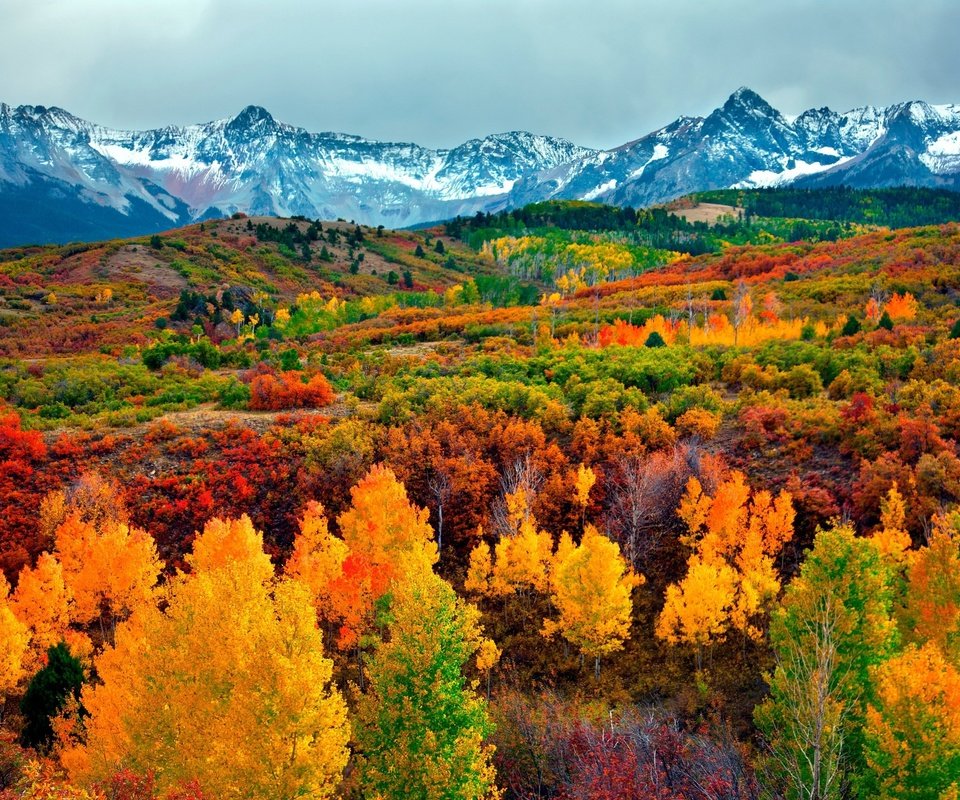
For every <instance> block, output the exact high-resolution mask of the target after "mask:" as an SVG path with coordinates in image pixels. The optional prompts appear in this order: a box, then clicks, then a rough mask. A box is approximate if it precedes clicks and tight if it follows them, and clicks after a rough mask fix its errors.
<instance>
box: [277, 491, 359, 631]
mask: <svg viewBox="0 0 960 800" xmlns="http://www.w3.org/2000/svg"><path fill="white" fill-rule="evenodd" d="M348 553H349V548H348V547H347V545H346V543H345V542H344V541H343V540H342V539H338V538H337V537H336V536H334V535H333V534H331V533H330V528H329V526H328V524H327V517H326V515H325V514H324V511H323V506H322V505H320V504H319V503H315V502H310V503H308V504H307V507H306V509H305V510H304V513H303V517H302V518H301V520H300V531H299V533H298V534H297V536H296V538H295V539H294V542H293V553H292V554H291V555H290V558H289V560H288V561H287V564H286V567H285V572H286V574H287V576H289V577H291V578H293V579H295V580H299V581H301V582H302V583H303V584H304V585H305V586H307V587H308V588H309V589H310V594H311V596H312V597H313V604H314V606H315V607H316V608H317V609H318V610H319V611H320V613H321V615H322V616H327V615H328V614H329V611H330V608H331V602H332V601H331V597H330V587H331V585H332V584H333V582H334V581H335V580H336V579H337V578H338V577H339V576H340V575H341V574H342V573H343V562H344V561H345V560H346V558H347V554H348Z"/></svg>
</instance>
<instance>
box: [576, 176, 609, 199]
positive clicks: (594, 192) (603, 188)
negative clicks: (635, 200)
mask: <svg viewBox="0 0 960 800" xmlns="http://www.w3.org/2000/svg"><path fill="white" fill-rule="evenodd" d="M616 188H617V181H616V180H615V179H611V180H609V181H607V182H606V183H601V184H600V185H599V186H596V187H594V188H593V189H591V190H590V191H589V192H587V193H586V194H585V195H583V199H584V200H596V199H597V198H598V197H599V196H600V195H602V194H604V193H606V192H612V191H613V190H614V189H616Z"/></svg>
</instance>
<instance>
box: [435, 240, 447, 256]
mask: <svg viewBox="0 0 960 800" xmlns="http://www.w3.org/2000/svg"><path fill="white" fill-rule="evenodd" d="M433 249H434V250H436V251H437V252H438V253H439V254H440V255H443V254H444V253H446V252H447V248H446V247H444V246H443V241H442V240H440V239H437V243H436V245H435V246H434V248H433Z"/></svg>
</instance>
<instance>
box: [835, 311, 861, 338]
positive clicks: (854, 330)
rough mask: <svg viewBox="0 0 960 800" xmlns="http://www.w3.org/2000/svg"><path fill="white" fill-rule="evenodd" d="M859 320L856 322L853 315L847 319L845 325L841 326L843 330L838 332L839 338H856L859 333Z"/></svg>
mask: <svg viewBox="0 0 960 800" xmlns="http://www.w3.org/2000/svg"><path fill="white" fill-rule="evenodd" d="M860 328H861V325H860V320H858V319H857V318H856V317H855V316H853V314H851V315H850V316H849V317H848V318H847V322H846V324H845V325H844V326H843V330H842V331H840V335H841V336H856V335H857V334H858V333H860Z"/></svg>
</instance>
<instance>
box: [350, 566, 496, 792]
mask: <svg viewBox="0 0 960 800" xmlns="http://www.w3.org/2000/svg"><path fill="white" fill-rule="evenodd" d="M390 613H391V615H392V622H391V623H390V626H389V641H388V642H386V643H385V644H382V645H381V646H380V647H379V649H378V650H377V652H376V654H375V655H374V656H373V658H372V659H371V663H370V666H369V677H370V693H369V694H368V695H367V696H365V697H364V698H363V700H362V702H361V706H360V722H361V726H360V730H359V731H358V741H359V744H360V750H361V757H360V770H361V776H362V779H361V780H362V784H363V786H364V789H365V791H366V792H367V793H368V796H376V797H380V798H383V800H401V798H404V799H405V798H415V799H416V800H435V799H436V800H440V798H449V800H454V798H456V799H457V800H475V799H478V798H483V797H487V796H490V795H491V793H492V792H493V791H494V773H493V766H492V764H491V762H490V757H491V749H492V748H490V747H489V746H487V745H485V744H484V739H485V738H486V737H487V736H488V735H489V734H490V733H491V731H492V725H491V723H490V722H489V720H488V718H487V711H486V703H485V702H484V701H483V699H482V698H480V697H478V696H477V693H476V686H475V683H468V682H467V680H466V679H465V678H464V676H463V668H464V665H465V664H466V663H467V661H468V660H469V659H470V658H471V657H472V656H473V655H474V654H475V653H476V652H477V650H478V648H479V647H480V645H481V641H482V640H481V637H480V630H479V626H478V622H477V619H478V612H477V610H476V608H475V607H473V606H471V605H470V604H467V603H465V602H463V601H462V600H460V599H458V598H457V596H456V594H455V593H454V591H453V589H452V588H451V586H450V585H449V584H448V583H447V582H446V581H444V580H443V579H441V578H439V577H438V576H436V575H435V574H433V572H431V571H429V570H425V569H418V570H416V571H415V572H414V573H413V574H412V575H411V576H409V577H407V578H406V580H405V581H404V582H403V584H402V585H401V586H400V587H399V588H398V590H397V593H396V595H395V599H394V603H393V607H392V608H391V612H390Z"/></svg>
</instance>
